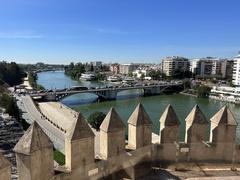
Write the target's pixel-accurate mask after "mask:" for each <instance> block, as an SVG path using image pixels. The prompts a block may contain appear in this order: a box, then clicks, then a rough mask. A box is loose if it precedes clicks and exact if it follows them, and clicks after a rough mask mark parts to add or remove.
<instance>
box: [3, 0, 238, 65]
mask: <svg viewBox="0 0 240 180" xmlns="http://www.w3.org/2000/svg"><path fill="white" fill-rule="evenodd" d="M239 8H240V1H239V0H0V60H8V61H11V60H14V61H17V62H20V63H35V62H39V61H42V62H46V63H64V64H68V63H69V62H71V61H74V62H77V61H91V60H102V61H104V62H120V63H127V62H155V63H159V62H160V60H161V58H163V57H165V56H170V55H181V56H186V57H189V58H195V57H196V58H197V57H205V56H218V57H234V56H235V55H237V52H238V51H239V50H240V13H239Z"/></svg>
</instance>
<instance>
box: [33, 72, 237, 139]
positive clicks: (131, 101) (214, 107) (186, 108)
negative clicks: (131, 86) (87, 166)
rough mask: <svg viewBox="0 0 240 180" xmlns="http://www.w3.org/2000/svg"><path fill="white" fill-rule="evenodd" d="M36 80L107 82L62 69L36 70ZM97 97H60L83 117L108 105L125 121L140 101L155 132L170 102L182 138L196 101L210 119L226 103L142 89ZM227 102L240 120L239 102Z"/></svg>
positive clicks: (48, 83) (61, 84)
mask: <svg viewBox="0 0 240 180" xmlns="http://www.w3.org/2000/svg"><path fill="white" fill-rule="evenodd" d="M37 82H38V84H40V85H42V86H43V87H45V88H46V89H55V88H57V89H62V88H68V87H71V86H76V85H80V86H93V87H96V86H104V85H109V84H108V83H103V82H89V81H87V82H86V81H82V82H79V81H73V80H72V79H71V78H69V77H68V76H66V75H65V74H64V72H41V73H38V81H37ZM96 98H97V96H96V95H94V94H89V93H84V94H76V95H72V96H70V97H67V98H65V99H63V100H62V103H64V104H65V105H67V106H69V107H71V108H72V109H74V110H76V111H78V112H81V113H82V114H83V115H84V116H85V117H86V118H88V116H89V115H90V114H91V113H93V112H95V111H102V112H104V113H107V112H108V110H109V109H110V108H111V107H115V108H116V110H117V112H118V113H119V115H120V117H121V118H122V120H123V121H124V123H125V124H126V125H127V120H128V118H129V116H130V115H131V113H132V112H133V110H134V108H135V107H136V105H137V104H138V103H139V102H141V103H142V104H143V106H144V108H145V109H146V111H147V113H148V114H149V116H150V118H151V120H152V122H153V132H155V133H158V132H159V119H160V116H161V114H162V113H163V111H164V109H165V108H166V106H167V105H168V104H171V105H172V106H173V108H174V109H175V111H176V114H177V116H178V117H179V119H180V121H181V125H180V129H181V130H180V137H181V140H183V138H184V129H185V124H184V120H185V118H186V116H187V115H188V113H189V112H190V111H191V109H192V108H193V106H194V105H195V104H198V105H199V107H200V108H201V110H202V111H203V113H204V114H205V116H206V117H207V118H208V119H210V118H211V117H212V116H213V115H214V114H215V113H216V112H217V111H218V110H219V109H220V108H221V107H222V106H223V105H225V104H226V103H224V102H220V101H216V100H210V99H204V98H195V97H190V96H185V95H180V94H174V95H159V96H151V97H142V90H131V91H123V92H121V93H119V94H118V97H117V100H116V101H105V102H101V103H98V102H96ZM228 106H229V108H230V109H231V111H232V112H233V114H234V115H235V117H236V119H237V121H238V123H239V124H240V106H239V105H234V104H228ZM237 141H238V142H240V125H239V126H238V127H237Z"/></svg>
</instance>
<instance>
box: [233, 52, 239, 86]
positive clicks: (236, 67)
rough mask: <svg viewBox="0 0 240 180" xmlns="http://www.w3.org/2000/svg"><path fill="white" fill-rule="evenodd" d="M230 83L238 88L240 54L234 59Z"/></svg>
mask: <svg viewBox="0 0 240 180" xmlns="http://www.w3.org/2000/svg"><path fill="white" fill-rule="evenodd" d="M232 83H233V84H234V85H235V86H240V54H239V55H238V56H237V57H236V58H235V59H234V65H233V79H232Z"/></svg>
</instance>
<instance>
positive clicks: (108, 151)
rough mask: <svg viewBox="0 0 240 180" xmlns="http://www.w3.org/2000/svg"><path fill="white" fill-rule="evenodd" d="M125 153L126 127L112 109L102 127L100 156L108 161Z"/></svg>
mask: <svg viewBox="0 0 240 180" xmlns="http://www.w3.org/2000/svg"><path fill="white" fill-rule="evenodd" d="M124 151H125V125H124V124H123V122H122V120H121V118H120V117H119V115H118V114H117V112H116V111H115V109H114V108H111V109H110V111H109V112H108V114H107V115H106V117H105V119H104V120H103V122H102V124H101V126H100V154H101V158H103V159H108V158H110V157H113V156H117V155H119V154H121V153H123V152H124Z"/></svg>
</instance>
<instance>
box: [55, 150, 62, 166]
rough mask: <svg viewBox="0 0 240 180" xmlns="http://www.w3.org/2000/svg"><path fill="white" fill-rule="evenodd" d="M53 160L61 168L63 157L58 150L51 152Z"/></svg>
mask: <svg viewBox="0 0 240 180" xmlns="http://www.w3.org/2000/svg"><path fill="white" fill-rule="evenodd" d="M53 156H54V160H55V161H56V162H57V163H58V164H59V165H61V166H63V165H64V164H65V156H64V154H62V153H61V152H60V151H58V150H56V149H55V150H54V151H53Z"/></svg>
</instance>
